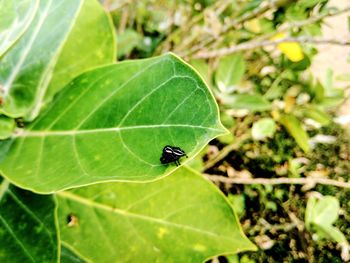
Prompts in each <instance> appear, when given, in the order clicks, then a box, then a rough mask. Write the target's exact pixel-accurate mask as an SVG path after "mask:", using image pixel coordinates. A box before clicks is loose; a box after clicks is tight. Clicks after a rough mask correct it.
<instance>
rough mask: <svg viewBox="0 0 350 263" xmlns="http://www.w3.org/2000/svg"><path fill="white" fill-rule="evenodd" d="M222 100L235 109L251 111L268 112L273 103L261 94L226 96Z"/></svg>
mask: <svg viewBox="0 0 350 263" xmlns="http://www.w3.org/2000/svg"><path fill="white" fill-rule="evenodd" d="M222 100H223V102H224V103H225V104H226V105H229V106H230V107H231V108H233V109H247V110H250V111H266V110H269V109H271V103H270V102H269V101H267V100H266V99H265V98H264V97H263V96H261V95H259V94H252V95H250V94H235V95H231V96H225V97H223V98H222Z"/></svg>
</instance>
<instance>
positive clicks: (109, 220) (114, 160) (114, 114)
mask: <svg viewBox="0 0 350 263" xmlns="http://www.w3.org/2000/svg"><path fill="white" fill-rule="evenodd" d="M0 13H1V14H4V16H5V18H6V19H5V21H6V24H5V25H4V27H1V28H0V29H1V31H0V33H1V34H0V37H1V38H0V43H2V46H1V49H0V51H1V61H0V83H1V107H0V112H1V114H2V115H1V116H0V117H1V119H0V127H1V132H0V136H1V139H2V140H1V141H0V171H1V176H2V177H3V178H2V179H1V184H0V243H1V244H2V246H1V248H0V261H1V262H70V261H71V260H78V261H87V262H112V261H113V262H141V261H142V262H156V261H159V262H184V261H186V262H201V261H203V260H205V259H207V258H209V257H212V256H215V255H217V254H222V253H237V252H239V251H242V250H250V249H254V246H253V245H252V244H251V243H250V241H249V240H248V239H246V237H245V236H244V234H243V232H242V230H241V229H240V226H239V222H238V220H237V217H236V215H235V214H234V211H233V210H232V207H231V206H230V204H229V202H228V200H227V199H226V198H225V197H224V196H223V195H222V194H221V193H220V192H219V191H218V190H217V189H216V188H215V187H214V186H213V185H211V183H210V182H207V180H206V179H205V178H203V177H201V176H199V175H198V174H197V173H196V172H195V171H193V170H191V169H189V168H179V169H177V167H176V166H174V165H171V164H170V165H162V164H161V163H160V160H159V158H160V156H161V153H162V149H163V147H164V146H165V145H168V144H170V145H175V146H181V148H183V149H185V150H186V153H187V155H189V156H190V158H193V157H194V156H195V155H196V154H197V153H198V152H199V151H200V150H201V149H202V148H203V147H204V146H205V145H206V144H207V142H208V141H209V140H211V139H212V138H214V137H216V136H218V135H220V134H223V133H225V132H226V131H225V128H224V127H223V126H222V124H221V123H220V120H219V114H218V107H217V105H216V102H215V100H214V98H213V96H212V94H211V93H210V91H209V90H208V88H207V87H206V85H205V84H204V83H203V81H202V79H201V77H200V76H199V75H198V74H197V73H196V72H195V71H194V70H193V69H192V68H191V67H190V66H189V65H187V64H186V63H185V62H183V61H182V60H181V59H179V58H178V57H176V56H175V55H173V54H166V55H163V56H160V57H155V58H152V59H145V60H134V61H127V62H120V63H113V61H114V59H115V54H116V50H115V48H116V44H115V37H114V33H113V28H112V25H111V23H110V19H109V17H108V15H106V13H105V12H104V11H103V9H102V8H101V7H100V5H99V3H98V2H97V1H95V0H80V1H65V0H62V1H38V0H28V1H12V2H11V3H10V2H6V3H5V2H4V1H3V2H1V3H0ZM22 13H23V15H22V16H19V14H22ZM18 19H19V21H18ZM23 126H24V127H23ZM170 174H171V176H167V175H170ZM166 176H167V177H166ZM163 177H164V178H163ZM156 179H159V180H157V181H154V180H156ZM150 181H154V182H150ZM97 183H99V184H97ZM73 188H74V189H73ZM24 189H27V190H24ZM68 189H69V190H68ZM28 190H30V191H28ZM48 194H49V195H48ZM222 241H224V242H222Z"/></svg>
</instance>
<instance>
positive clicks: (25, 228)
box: [0, 180, 59, 263]
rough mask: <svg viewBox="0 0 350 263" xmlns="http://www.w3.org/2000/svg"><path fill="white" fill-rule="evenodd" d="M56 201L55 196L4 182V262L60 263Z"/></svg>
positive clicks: (0, 232)
mask: <svg viewBox="0 0 350 263" xmlns="http://www.w3.org/2000/svg"><path fill="white" fill-rule="evenodd" d="M55 213H56V208H55V202H54V200H53V198H52V196H42V195H36V194H33V193H31V192H28V191H25V190H21V189H19V188H16V187H14V186H12V185H10V184H9V182H8V181H6V180H4V181H2V182H1V183H0V244H1V246H0V262H11V263H16V262H18V263H23V262H45V263H46V262H57V261H58V254H59V253H58V236H57V232H56V219H55Z"/></svg>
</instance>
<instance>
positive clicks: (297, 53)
mask: <svg viewBox="0 0 350 263" xmlns="http://www.w3.org/2000/svg"><path fill="white" fill-rule="evenodd" d="M286 36H287V35H286V33H278V34H276V35H275V36H274V37H273V38H271V40H278V39H282V38H285V37H286ZM277 48H278V49H279V50H280V51H281V52H282V53H283V54H284V55H286V57H287V58H288V59H289V60H291V61H293V62H298V61H300V60H302V59H303V58H304V53H303V51H302V49H301V46H300V44H299V43H297V42H284V43H280V44H278V45H277Z"/></svg>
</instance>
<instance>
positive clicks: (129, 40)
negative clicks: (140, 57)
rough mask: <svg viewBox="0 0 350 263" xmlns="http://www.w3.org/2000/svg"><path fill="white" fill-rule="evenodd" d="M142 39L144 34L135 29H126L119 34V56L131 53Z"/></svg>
mask: <svg viewBox="0 0 350 263" xmlns="http://www.w3.org/2000/svg"><path fill="white" fill-rule="evenodd" d="M140 41H142V36H141V35H140V34H139V33H137V32H136V31H135V30H133V29H129V28H128V29H126V30H125V31H124V32H123V33H121V34H119V35H118V58H121V57H123V56H128V55H130V53H131V51H132V50H133V49H134V48H135V47H137V45H138V44H139V42H140Z"/></svg>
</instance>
